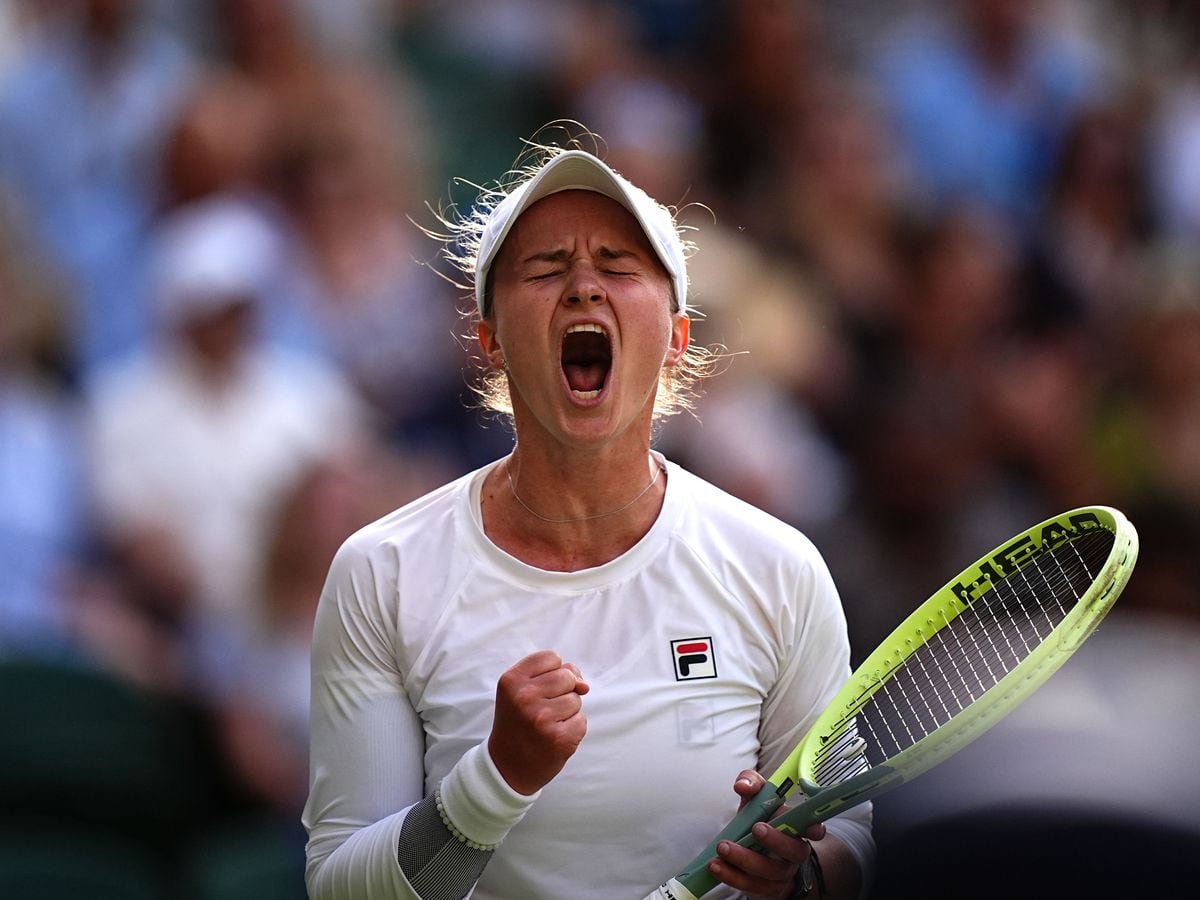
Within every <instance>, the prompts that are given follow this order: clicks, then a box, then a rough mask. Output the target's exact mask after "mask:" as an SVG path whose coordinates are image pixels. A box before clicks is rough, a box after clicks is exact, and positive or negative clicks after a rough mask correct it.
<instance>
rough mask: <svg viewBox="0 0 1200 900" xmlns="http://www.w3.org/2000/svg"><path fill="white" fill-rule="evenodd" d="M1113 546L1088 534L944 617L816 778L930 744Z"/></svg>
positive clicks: (840, 736)
mask: <svg viewBox="0 0 1200 900" xmlns="http://www.w3.org/2000/svg"><path fill="white" fill-rule="evenodd" d="M1113 544H1114V535H1113V534H1112V533H1110V532H1108V531H1105V530H1103V529H1096V530H1094V531H1087V532H1084V533H1083V534H1081V535H1079V536H1078V537H1076V538H1075V539H1073V540H1070V541H1067V542H1066V543H1064V544H1060V545H1059V546H1058V547H1055V548H1054V549H1051V550H1048V551H1046V552H1044V553H1042V554H1041V555H1040V556H1038V557H1036V558H1035V559H1034V560H1032V561H1031V562H1030V563H1028V564H1027V565H1025V566H1023V567H1022V568H1021V569H1019V570H1018V571H1016V572H1014V573H1012V574H1010V575H1008V576H1006V577H1003V578H994V579H992V582H991V589H990V590H988V591H986V592H985V593H984V594H982V595H981V596H980V597H979V598H978V599H976V600H975V602H974V603H972V604H971V606H969V607H968V608H967V609H965V610H963V611H962V612H961V613H959V614H958V615H957V616H951V615H950V614H948V613H947V612H946V611H945V610H943V611H941V613H940V619H941V621H933V622H932V623H931V624H930V629H931V631H932V633H931V634H927V635H925V636H924V639H925V643H923V644H922V645H921V646H920V647H918V648H917V649H915V650H914V651H913V652H912V653H910V654H909V655H908V656H907V657H906V658H905V659H904V660H903V661H902V662H901V663H900V664H899V665H898V666H896V667H895V668H894V669H892V670H890V671H889V672H887V673H884V674H883V675H882V676H881V680H882V683H881V684H880V686H879V687H878V688H877V689H876V690H875V692H874V693H873V694H872V695H871V696H870V697H869V698H868V699H867V701H866V702H865V703H864V704H863V705H862V707H861V708H860V709H858V710H857V713H856V714H852V715H849V716H847V717H846V718H844V719H843V720H842V721H841V722H839V723H837V725H836V726H835V728H834V729H832V731H833V734H835V735H836V737H835V738H834V739H833V740H832V741H830V742H829V743H827V744H826V745H825V746H824V747H823V748H822V749H821V751H820V753H819V754H818V755H817V759H816V771H815V779H814V780H815V781H816V782H817V783H818V784H823V785H828V784H835V783H837V782H839V781H844V780H845V779H847V778H850V777H852V776H854V775H856V774H859V773H860V772H863V771H866V770H867V769H869V768H870V767H871V766H873V765H878V764H879V763H881V762H884V761H886V760H887V759H889V758H891V757H894V756H895V755H896V754H898V753H900V752H901V751H903V750H906V749H908V748H909V747H911V746H913V745H914V744H916V743H917V742H918V741H920V740H922V739H923V738H925V737H928V736H929V735H930V734H932V733H933V732H934V731H936V730H937V729H939V728H941V727H942V726H944V725H946V724H947V723H948V722H950V721H951V720H953V719H955V718H957V717H958V716H960V715H961V714H962V713H964V712H965V711H966V710H968V709H970V707H971V705H972V704H974V703H975V702H976V701H977V700H978V699H979V698H980V697H982V696H983V694H984V693H985V692H986V691H988V690H989V689H990V688H992V687H994V686H995V685H996V684H997V683H998V682H999V681H1000V680H1001V679H1002V678H1003V677H1004V676H1005V675H1007V674H1008V673H1009V672H1011V671H1012V670H1013V669H1014V668H1015V667H1016V666H1017V665H1018V664H1020V663H1021V662H1022V661H1024V660H1025V659H1027V658H1028V657H1029V656H1030V654H1032V653H1033V652H1034V651H1035V650H1036V649H1037V648H1038V647H1039V646H1040V645H1041V644H1042V643H1043V642H1044V641H1045V640H1046V639H1047V638H1049V637H1050V635H1051V634H1052V633H1053V631H1054V629H1055V628H1057V627H1058V625H1059V624H1061V623H1062V621H1063V620H1064V619H1065V618H1066V616H1067V615H1068V614H1069V613H1070V611H1071V610H1072V609H1073V608H1074V607H1075V605H1076V604H1077V603H1078V602H1079V600H1080V598H1081V597H1082V596H1083V595H1084V593H1086V591H1087V590H1088V588H1089V587H1091V585H1092V583H1093V582H1094V581H1095V579H1096V576H1097V575H1098V574H1099V572H1100V571H1101V569H1102V567H1103V565H1104V562H1105V560H1106V559H1107V558H1108V555H1109V553H1110V551H1111V550H1112V547H1113Z"/></svg>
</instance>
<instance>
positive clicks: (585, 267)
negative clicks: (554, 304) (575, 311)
mask: <svg viewBox="0 0 1200 900" xmlns="http://www.w3.org/2000/svg"><path fill="white" fill-rule="evenodd" d="M605 296H606V294H605V292H604V286H603V285H602V284H601V283H600V279H599V278H597V277H596V269H595V267H594V266H592V265H591V264H590V263H587V262H584V261H582V260H581V261H579V262H576V263H575V264H574V265H573V266H572V267H571V277H570V278H568V279H567V283H566V285H565V286H564V288H563V298H562V299H563V302H564V303H566V304H567V305H570V306H574V305H577V304H582V303H586V302H592V303H599V302H600V301H601V300H603V299H604V298H605Z"/></svg>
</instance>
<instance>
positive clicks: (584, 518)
mask: <svg viewBox="0 0 1200 900" xmlns="http://www.w3.org/2000/svg"><path fill="white" fill-rule="evenodd" d="M665 471H666V470H665V469H664V468H663V465H662V463H657V464H656V466H655V469H654V477H653V478H651V479H650V483H649V484H648V485H646V486H645V487H644V488H642V489H641V491H639V492H638V495H637V496H636V497H634V498H633V499H632V500H630V501H629V502H628V503H626V504H625V505H624V506H618V507H617V508H616V509H612V510H609V511H608V512H602V513H595V514H593V515H590V516H568V517H566V518H556V517H553V516H543V515H542V514H541V513H540V512H538V511H537V510H536V509H534V508H533V507H531V506H530V505H529V504H528V503H526V502H525V501H524V500H522V499H521V495H520V494H518V493H517V486H516V484H514V483H513V475H512V468H511V467H505V474H506V475H507V476H508V489H509V490H510V491H512V495H513V499H514V500H516V501H517V502H518V503H520V504H521V507H522V508H523V509H524V510H525V512H527V513H529V514H530V515H531V516H533V517H534V518H535V519H541V520H542V521H543V522H548V523H549V524H551V525H567V524H569V523H571V522H589V521H591V520H592V519H607V518H608V517H609V516H615V515H617V514H618V513H623V512H625V510H627V509H629V507H631V506H633V504H635V503H637V502H638V501H639V500H641V499H642V498H643V497H645V496H646V494H647V493H649V491H650V488H652V487H654V485H655V484H657V483H658V476H659V475H661V474H662V473H663V472H665Z"/></svg>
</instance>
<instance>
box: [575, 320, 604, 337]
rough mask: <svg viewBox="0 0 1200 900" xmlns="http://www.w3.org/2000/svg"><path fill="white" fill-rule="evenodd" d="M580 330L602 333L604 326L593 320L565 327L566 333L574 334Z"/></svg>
mask: <svg viewBox="0 0 1200 900" xmlns="http://www.w3.org/2000/svg"><path fill="white" fill-rule="evenodd" d="M580 331H593V332H595V333H596V334H604V333H605V332H604V326H602V325H597V324H596V323H595V322H588V323H585V324H583V325H572V326H571V327H570V328H568V329H567V334H576V333H578V332H580Z"/></svg>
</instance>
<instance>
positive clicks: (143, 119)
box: [0, 0, 1200, 821]
mask: <svg viewBox="0 0 1200 900" xmlns="http://www.w3.org/2000/svg"><path fill="white" fill-rule="evenodd" d="M564 120H570V121H571V122H575V123H579V124H578V125H572V124H558V125H554V126H550V127H545V126H547V123H551V122H560V123H562V122H563V121H564ZM581 126H582V127H581ZM583 129H587V130H588V131H589V132H591V133H592V134H594V135H599V137H600V140H599V146H600V148H601V152H602V153H603V155H604V156H605V157H606V158H607V159H608V161H609V162H610V163H611V164H613V165H614V167H615V168H617V169H618V170H619V171H621V172H622V173H624V174H625V175H627V176H628V177H630V178H631V179H632V180H633V181H634V182H635V183H638V184H639V185H642V186H643V187H645V188H646V189H647V190H648V191H649V192H650V193H651V194H652V195H653V196H655V197H657V198H659V199H661V200H663V201H664V202H666V203H668V204H671V205H673V206H674V207H676V208H677V209H678V210H679V216H680V220H681V221H682V222H684V223H686V224H687V225H688V226H690V227H691V228H692V230H691V231H690V232H689V235H688V236H689V239H690V240H691V241H693V242H694V244H695V245H696V252H695V254H694V256H693V257H692V261H691V263H690V272H691V278H692V284H693V286H694V288H693V289H694V296H695V303H696V305H697V307H698V308H699V309H700V310H701V311H702V312H703V314H704V318H703V319H701V320H700V321H699V322H698V323H697V325H696V326H695V327H694V329H693V335H694V338H695V339H697V340H699V341H701V342H703V343H705V344H712V345H715V346H720V347H722V348H724V350H725V351H727V353H726V354H725V355H724V362H723V364H722V366H721V368H722V371H721V372H720V374H718V375H717V376H716V377H714V378H712V379H709V380H708V381H707V382H706V383H705V384H704V385H703V387H704V396H703V397H702V398H701V400H700V402H699V403H698V406H697V411H696V415H695V416H688V415H684V416H680V417H677V418H676V419H673V420H670V421H668V422H666V423H664V424H663V425H662V427H661V429H660V432H659V434H658V444H659V446H660V448H661V449H663V450H664V451H665V452H666V453H667V454H668V455H670V456H672V457H673V458H675V459H677V460H678V461H679V462H681V463H682V464H683V465H685V466H686V467H689V468H691V469H693V470H694V471H696V472H698V473H699V474H701V475H703V476H704V477H706V478H708V479H710V480H712V481H714V482H715V483H717V484H719V485H721V486H723V487H725V488H726V489H727V490H729V491H731V492H733V493H735V494H738V495H739V496H742V497H744V498H745V499H747V500H750V501H751V502H753V503H755V504H758V505H760V506H762V507H764V508H765V509H767V510H769V511H770V512H772V513H774V514H776V515H777V516H779V517H781V518H783V519H785V520H787V521H789V522H792V523H794V524H796V525H798V526H799V527H801V528H802V529H803V530H805V531H806V532H807V533H808V534H810V535H811V536H812V537H813V538H814V540H815V541H816V542H817V544H818V546H819V547H820V548H821V549H822V551H823V553H824V554H825V555H826V557H827V559H828V560H829V563H830V566H831V568H832V570H833V574H834V577H835V580H836V581H837V582H838V584H839V586H840V588H841V591H842V594H843V599H844V603H845V606H846V610H847V615H848V618H849V622H850V627H851V637H852V641H853V644H854V648H855V653H856V655H858V654H863V653H865V652H866V651H868V650H869V649H870V648H871V647H873V646H874V644H875V643H876V642H877V641H878V640H879V639H880V638H882V637H883V635H884V634H885V633H886V632H887V631H888V630H890V628H891V626H892V625H894V624H895V623H896V622H897V621H898V620H899V618H900V617H901V615H902V614H903V613H905V612H907V610H908V609H910V608H911V607H912V606H914V605H915V604H916V603H917V602H919V601H920V600H921V599H923V598H924V597H925V596H927V595H928V594H929V593H931V592H932V591H933V590H934V589H936V588H937V587H939V586H940V585H941V584H942V582H944V581H945V579H946V578H947V577H949V575H950V574H952V573H954V572H957V571H958V570H959V569H961V568H962V567H963V566H964V565H966V564H967V563H968V562H970V561H972V560H974V559H975V558H976V557H978V556H979V555H980V554H981V553H983V552H985V551H986V550H988V549H989V548H991V547H992V546H994V545H995V544H996V543H997V542H999V541H1000V540H1003V539H1004V538H1005V537H1007V536H1009V535H1010V534H1012V533H1014V532H1016V531H1019V530H1023V529H1024V528H1026V527H1028V526H1030V525H1032V524H1034V523H1035V522H1037V521H1040V520H1041V519H1044V518H1047V517H1049V516H1051V515H1054V514H1057V513H1059V512H1061V511H1063V510H1065V509H1068V508H1071V507H1073V506H1079V505H1085V504H1094V503H1104V504H1110V505H1114V506H1118V507H1120V508H1121V509H1123V510H1124V511H1125V512H1126V513H1127V514H1128V515H1129V516H1130V518H1131V519H1132V520H1133V521H1134V523H1135V524H1136V525H1137V527H1138V528H1139V531H1140V533H1141V536H1142V547H1143V549H1142V557H1141V560H1140V562H1139V568H1138V571H1137V573H1136V575H1135V577H1134V579H1133V581H1132V583H1131V584H1130V587H1129V589H1128V591H1127V593H1126V596H1125V597H1124V598H1123V599H1122V600H1121V606H1122V610H1123V611H1125V612H1126V613H1127V614H1135V615H1138V616H1139V617H1146V618H1147V619H1153V620H1154V621H1162V622H1167V623H1170V624H1169V627H1170V629H1171V630H1172V631H1173V632H1174V633H1175V634H1176V635H1178V634H1179V633H1180V632H1183V633H1187V632H1188V631H1189V630H1192V631H1194V630H1195V629H1197V628H1200V593H1198V590H1197V585H1200V552H1197V550H1198V548H1200V252H1198V250H1200V4H1198V3H1195V2H1191V0H1141V2H1138V3H1126V2H1121V0H962V2H948V0H946V2H937V0H905V2H895V3H887V4H880V3H869V2H864V0H841V2H821V0H609V2H598V0H352V2H351V0H345V2H322V0H205V2H196V0H9V2H6V3H4V4H0V657H7V658H34V659H41V660H50V661H54V662H57V663H63V664H66V665H75V666H89V667H95V668H98V669H101V670H103V671H106V672H110V673H115V674H116V675H118V676H119V677H120V678H122V679H125V680H128V681H129V682H131V683H134V684H136V685H138V686H139V687H140V688H143V689H145V690H149V691H153V692H155V693H161V694H164V695H168V696H170V697H173V698H176V699H178V700H179V701H180V702H182V703H186V704H187V705H188V706H189V707H190V708H192V709H194V710H196V712H197V715H198V717H199V718H200V719H201V720H202V721H203V722H205V723H206V727H207V728H208V729H209V731H210V733H211V735H212V739H213V743H214V746H215V747H217V748H218V749H217V751H216V752H217V753H218V755H219V757H220V763H221V765H222V766H223V767H224V768H225V769H226V770H227V774H228V779H227V780H228V782H229V783H231V784H233V785H235V786H236V793H237V795H238V797H239V798H240V799H239V802H240V803H242V804H248V805H250V806H253V807H255V808H260V809H263V810H267V811H269V812H272V813H275V814H278V815H279V816H280V818H281V819H282V820H289V821H294V820H295V818H296V817H297V816H298V811H299V808H300V805H301V803H302V802H303V797H304V793H305V789H306V777H307V761H306V726H307V692H308V679H307V665H308V658H307V654H308V642H309V638H310V634H309V627H310V622H311V617H312V612H313V609H314V604H315V601H316V598H317V595H318V593H319V591H320V588H321V583H322V580H323V577H324V574H325V570H326V567H327V565H328V563H329V560H330V558H331V556H332V554H333V552H334V551H335V549H336V548H337V546H338V545H339V543H340V541H341V540H342V539H343V538H344V537H345V536H346V535H347V534H349V532H350V531H352V530H353V529H355V528H356V527H358V526H359V525H361V524H364V523H365V522H367V521H369V520H371V519H372V518H374V517H376V516H378V515H380V514H382V513H384V512H386V511H388V510H390V509H392V508H394V507H396V506H398V505H400V504H401V503H403V502H405V501H407V500H409V499H411V498H413V497H416V496H418V495H419V494H421V493H423V492H424V491H425V490H427V489H430V488H432V487H433V486H435V485H437V484H440V483H442V482H443V481H445V480H447V479H449V478H451V477H453V476H456V475H458V474H461V473H463V472H465V471H467V470H468V469H470V468H473V467H475V466H477V465H480V464H482V463H484V462H486V461H488V460H490V459H493V458H495V457H497V456H499V455H501V454H502V453H504V452H505V451H506V450H507V448H508V446H509V445H510V441H511V437H510V435H509V433H508V431H507V430H506V428H505V426H504V423H503V422H499V421H496V420H495V419H488V418H485V417H483V416H482V415H481V414H480V413H478V412H477V410H476V409H475V407H474V406H473V396H474V395H473V393H472V390H471V388H472V385H473V384H474V383H475V379H476V377H477V375H478V366H477V363H476V361H475V358H474V356H473V353H472V348H471V343H470V340H469V339H466V338H464V335H465V334H466V332H467V324H466V321H465V320H464V319H463V318H462V316H461V314H460V311H461V310H462V309H464V307H465V306H466V304H465V298H464V293H465V292H464V291H463V290H462V288H461V287H460V286H458V285H455V284H454V283H453V279H452V278H448V277H446V271H445V268H444V267H443V266H441V265H439V261H438V251H439V247H438V244H437V243H436V241H434V240H432V239H431V238H430V237H429V236H428V235H427V234H426V233H425V232H426V231H428V230H432V231H437V230H438V218H439V215H442V214H451V215H452V214H453V213H454V211H455V210H458V211H459V212H463V211H465V210H469V208H470V206H471V203H472V201H473V199H474V195H475V192H476V186H477V185H481V184H485V183H488V182H490V181H492V180H493V179H495V178H497V177H498V176H500V175H501V174H502V173H503V172H505V170H507V169H508V168H509V167H510V166H511V165H512V164H513V162H514V160H515V158H516V157H517V155H518V153H520V151H521V150H522V143H521V139H523V138H533V139H539V140H544V141H547V142H558V141H561V140H565V139H569V138H571V137H572V136H577V135H580V134H581V133H582V131H583ZM582 140H583V142H584V146H585V147H586V148H588V149H592V148H594V147H595V146H596V144H597V140H596V139H595V138H591V137H587V136H584V137H583V138H582ZM1186 646H1192V647H1195V646H1200V644H1197V645H1194V644H1187V645H1186Z"/></svg>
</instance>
